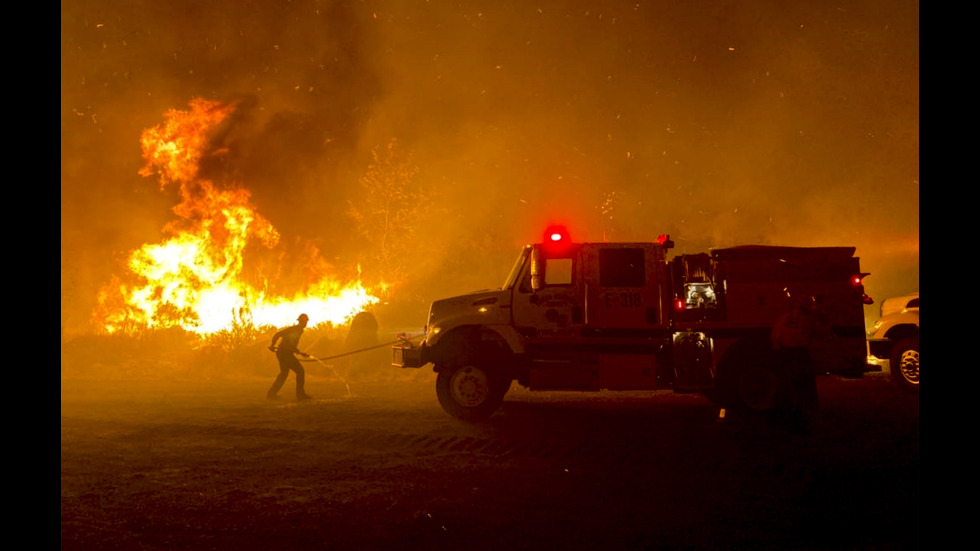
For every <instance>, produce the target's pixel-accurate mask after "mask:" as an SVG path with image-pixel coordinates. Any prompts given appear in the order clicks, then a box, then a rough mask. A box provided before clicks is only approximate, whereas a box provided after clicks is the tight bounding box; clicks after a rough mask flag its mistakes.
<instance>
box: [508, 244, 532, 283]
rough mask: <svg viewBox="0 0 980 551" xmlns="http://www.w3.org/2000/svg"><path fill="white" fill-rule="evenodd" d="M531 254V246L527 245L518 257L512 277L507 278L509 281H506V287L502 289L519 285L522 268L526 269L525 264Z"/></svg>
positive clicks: (512, 269)
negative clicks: (518, 279) (518, 280)
mask: <svg viewBox="0 0 980 551" xmlns="http://www.w3.org/2000/svg"><path fill="white" fill-rule="evenodd" d="M530 254H531V246H530V245H527V246H526V247H524V249H522V250H521V254H520V255H518V257H517V262H514V267H513V268H511V269H510V275H508V276H507V281H504V286H503V287H501V289H510V288H511V287H513V286H514V284H515V283H517V278H518V277H520V275H521V268H523V267H524V263H525V262H526V261H527V257H528V255H530Z"/></svg>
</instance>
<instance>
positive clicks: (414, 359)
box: [391, 345, 427, 368]
mask: <svg viewBox="0 0 980 551" xmlns="http://www.w3.org/2000/svg"><path fill="white" fill-rule="evenodd" d="M422 350H423V349H422V348H421V347H412V346H405V345H395V346H393V347H391V365H392V366H394V367H402V368H405V367H413V368H419V367H422V366H423V365H425V364H426V363H427V362H424V361H422Z"/></svg>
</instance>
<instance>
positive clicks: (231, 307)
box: [95, 99, 378, 335]
mask: <svg viewBox="0 0 980 551" xmlns="http://www.w3.org/2000/svg"><path fill="white" fill-rule="evenodd" d="M234 109H235V106H234V104H228V103H221V102H216V101H209V100H205V99H195V100H193V101H191V102H190V105H189V108H188V109H187V110H177V109H172V110H170V111H169V112H167V114H166V121H165V122H164V123H162V124H161V125H159V126H155V127H153V128H150V129H148V130H146V131H144V132H143V135H142V138H141V145H142V151H143V158H144V160H145V162H146V164H145V166H144V167H143V168H142V170H141V171H140V174H141V175H142V176H144V177H154V176H155V177H157V178H159V181H160V185H161V189H163V188H167V187H171V186H174V187H177V188H178V192H179V199H180V202H179V204H177V206H175V207H174V209H173V211H174V213H175V214H176V215H177V217H178V218H177V219H176V220H174V221H172V222H171V223H169V224H168V225H167V226H166V227H165V228H164V233H165V234H166V235H167V238H166V239H165V240H163V241H162V242H159V243H147V244H145V245H143V246H141V247H140V248H139V249H137V250H135V251H133V252H132V253H131V254H130V255H129V258H128V261H127V263H126V266H125V268H126V271H125V273H123V274H119V275H116V276H114V277H113V278H112V280H111V281H110V282H109V283H108V284H106V285H105V286H104V287H103V288H102V289H101V291H100V293H99V302H98V304H99V306H98V309H97V311H96V313H95V323H96V325H97V326H98V327H100V328H101V329H103V330H104V331H105V332H107V333H110V334H112V333H118V332H121V333H125V334H133V333H137V332H140V331H144V330H148V329H160V328H174V327H179V328H181V329H184V330H186V331H189V332H193V333H197V334H200V335H214V334H217V333H220V332H222V331H229V330H232V329H235V328H241V327H255V328H260V327H267V326H276V325H283V324H286V323H288V322H289V321H290V320H293V319H295V316H296V314H297V313H298V312H301V311H302V312H309V313H310V315H311V324H310V325H311V327H314V326H316V325H317V324H324V323H326V324H333V325H343V324H344V323H346V322H347V321H349V320H350V319H351V318H352V317H353V316H354V315H355V314H357V313H358V312H360V311H361V310H363V309H364V308H366V307H368V306H370V305H372V304H374V303H376V302H378V298H376V297H375V296H374V295H373V294H372V293H371V292H369V291H368V289H366V288H365V287H364V286H362V285H361V282H360V281H358V280H342V279H340V278H339V277H336V276H334V275H331V274H326V275H323V273H324V272H326V271H327V270H329V266H328V265H327V263H326V262H325V261H324V260H323V259H322V258H320V256H319V253H318V252H317V251H316V250H315V249H312V250H311V251H310V254H311V255H312V256H313V257H314V258H313V259H312V262H313V264H314V265H316V266H317V267H318V269H317V270H316V272H317V274H315V275H316V276H317V277H316V279H313V280H311V281H309V282H308V283H306V284H305V286H304V288H303V289H301V290H300V291H297V292H295V293H293V294H290V295H286V294H277V293H276V292H275V291H274V290H275V289H276V283H275V281H274V277H275V275H276V274H277V273H279V270H278V268H277V261H279V260H281V259H282V258H283V253H282V252H281V251H279V250H277V248H278V245H279V243H280V235H279V232H278V231H277V230H276V228H275V227H273V225H272V224H271V223H270V222H269V221H268V220H267V219H265V218H264V217H263V216H262V215H261V214H259V213H258V212H257V211H256V208H255V207H254V206H253V205H252V204H251V202H250V194H249V191H248V190H247V189H245V188H244V187H242V186H240V185H237V184H227V183H218V182H213V181H210V180H208V179H205V178H203V177H201V175H200V164H201V162H202V159H204V158H205V157H206V156H213V155H221V154H222V151H220V150H218V151H212V150H211V144H210V141H209V139H208V138H209V135H210V134H211V133H212V132H213V131H214V130H215V129H216V128H217V127H218V126H219V125H221V124H222V122H224V121H225V120H226V119H227V117H228V116H229V115H230V114H231V113H232V112H233V111H234ZM248 262H254V263H256V265H257V266H256V267H250V266H248V265H247V263H248ZM307 262H310V260H307Z"/></svg>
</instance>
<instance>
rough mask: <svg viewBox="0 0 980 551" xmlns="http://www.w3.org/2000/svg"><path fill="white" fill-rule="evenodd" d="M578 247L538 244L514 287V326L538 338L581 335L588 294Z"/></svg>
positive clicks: (549, 338) (526, 335) (565, 338)
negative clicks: (553, 246) (584, 284)
mask: <svg viewBox="0 0 980 551" xmlns="http://www.w3.org/2000/svg"><path fill="white" fill-rule="evenodd" d="M580 263H581V262H580V258H579V256H578V247H571V248H562V249H548V248H545V247H539V246H535V248H534V249H533V250H532V253H531V261H530V262H528V263H527V265H526V266H525V267H524V272H523V274H522V275H521V277H520V279H519V283H518V285H517V286H516V289H515V290H514V295H513V296H514V299H513V304H512V312H513V317H514V326H515V327H516V328H517V330H518V331H519V332H521V333H522V334H523V335H524V336H525V337H528V338H530V339H532V340H536V341H544V342H548V341H552V342H557V341H567V340H570V339H573V338H575V337H577V336H578V334H579V332H580V330H581V328H582V322H583V319H584V308H583V306H584V295H583V285H582V276H581V273H580V272H581V270H580Z"/></svg>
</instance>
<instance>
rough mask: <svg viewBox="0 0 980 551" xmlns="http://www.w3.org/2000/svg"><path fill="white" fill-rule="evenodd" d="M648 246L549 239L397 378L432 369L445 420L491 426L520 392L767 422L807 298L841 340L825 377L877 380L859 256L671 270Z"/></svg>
mask: <svg viewBox="0 0 980 551" xmlns="http://www.w3.org/2000/svg"><path fill="white" fill-rule="evenodd" d="M672 247H673V242H672V241H671V240H670V238H669V236H666V235H663V236H661V237H659V238H658V239H657V240H656V241H653V242H649V243H577V242H572V241H571V240H570V239H569V236H568V232H567V231H566V230H565V228H562V227H554V228H549V229H548V230H547V231H546V232H545V234H544V237H543V239H542V240H541V242H539V243H535V244H532V245H527V246H525V247H524V248H523V250H522V251H521V252H520V255H519V256H518V258H517V261H516V262H515V264H514V266H513V268H512V269H511V271H510V275H509V276H508V277H507V279H506V281H505V282H504V284H503V286H501V287H500V288H499V289H496V290H491V291H480V292H475V293H470V294H466V295H462V296H456V297H452V298H446V299H442V300H437V301H435V302H433V303H432V304H431V306H430V308H429V313H428V320H427V322H426V324H425V328H424V336H423V340H421V342H420V343H418V344H416V343H413V342H412V341H411V340H410V339H403V340H402V341H401V342H399V343H398V344H396V345H394V346H393V361H392V364H393V365H394V366H395V367H400V368H420V367H423V366H427V365H430V364H431V365H432V366H433V369H434V370H435V372H436V373H437V378H436V395H437V397H438V400H439V403H440V404H441V405H442V407H443V409H444V410H445V411H446V412H447V413H449V414H450V415H452V416H453V417H456V418H459V419H461V420H465V421H478V420H482V419H486V418H487V417H489V416H491V415H492V414H493V413H494V412H495V411H497V409H498V408H499V406H500V405H501V403H502V401H503V398H504V395H505V394H506V392H507V391H508V390H509V389H510V387H511V385H512V384H513V383H514V382H515V381H516V382H517V383H518V384H520V385H521V386H523V387H525V388H528V389H530V390H532V391H534V390H579V391H600V390H656V389H672V390H673V391H675V392H698V393H702V394H704V395H705V396H707V397H708V398H709V399H711V400H712V401H713V402H715V403H717V404H719V405H720V406H721V407H725V408H733V409H739V408H740V409H749V410H767V409H771V408H773V407H775V404H777V403H778V402H777V398H778V394H779V392H780V383H779V380H780V378H779V366H778V364H777V363H776V362H775V361H774V354H773V351H772V349H771V345H770V338H769V337H770V332H771V329H772V326H773V323H774V322H775V320H776V318H777V317H778V316H780V315H782V314H783V313H785V312H787V311H789V310H790V309H792V308H793V306H794V304H795V302H796V301H797V300H799V298H800V297H812V300H813V301H814V302H815V303H816V306H817V309H818V312H820V314H821V315H823V316H824V318H825V320H826V322H827V324H828V325H829V327H830V331H829V334H830V337H829V339H828V340H829V341H830V342H829V343H828V345H827V346H823V347H820V348H819V350H816V349H811V356H813V359H814V362H815V364H816V366H817V369H818V370H819V372H822V373H827V374H836V375H842V376H849V377H860V376H861V375H862V374H863V373H864V372H865V371H866V356H867V341H866V333H865V325H864V304H867V303H870V298H868V297H867V295H866V294H865V293H864V286H863V283H862V280H863V279H864V277H865V276H867V275H868V274H867V273H863V272H861V270H860V266H859V264H860V262H859V258H857V257H855V256H854V253H855V248H854V247H781V246H752V245H750V246H737V247H730V248H722V249H714V250H710V251H709V252H704V253H697V254H679V255H675V256H673V257H672V258H668V251H669V250H670V249H671V248H672Z"/></svg>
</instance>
